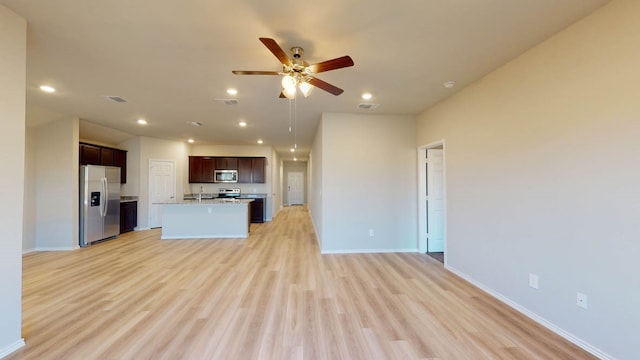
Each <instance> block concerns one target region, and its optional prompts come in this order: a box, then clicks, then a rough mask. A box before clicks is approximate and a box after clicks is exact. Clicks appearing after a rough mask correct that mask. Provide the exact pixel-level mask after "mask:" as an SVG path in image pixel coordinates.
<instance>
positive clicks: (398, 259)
mask: <svg viewBox="0 0 640 360" xmlns="http://www.w3.org/2000/svg"><path fill="white" fill-rule="evenodd" d="M160 235H161V230H160V229H152V230H144V231H135V232H131V233H127V234H123V235H121V236H120V237H119V238H118V239H116V240H113V241H109V242H103V243H98V244H96V245H93V246H90V247H87V248H83V249H80V250H77V251H70V252H34V253H30V254H26V255H25V256H24V275H23V289H24V290H23V322H24V323H23V336H24V338H25V341H26V346H25V347H24V348H22V349H20V350H18V351H16V352H15V353H13V354H11V355H9V356H8V357H7V359H9V360H17V359H403V360H404V359H592V358H593V357H592V356H591V355H589V354H587V353H586V352H584V351H583V350H581V349H579V348H578V347H576V346H575V345H573V344H571V343H569V342H567V341H566V340H564V339H562V338H561V337H559V336H557V335H555V334H554V333H552V332H551V331H549V330H547V329H545V328H543V327H542V326H540V325H538V324H536V323H535V322H533V321H531V320H530V319H528V318H526V317H525V316H523V315H522V314H520V313H518V312H516V311H515V310H513V309H511V308H510V307H508V306H506V305H504V304H503V303H501V302H499V301H497V300H496V299H494V298H492V297H491V296H489V295H487V294H486V293H484V292H482V291H481V290H479V289H477V288H475V287H474V286H472V285H470V284H469V283H467V282H465V281H464V280H462V279H460V278H459V277H457V276H455V275H453V274H452V273H450V272H448V271H447V270H445V269H444V268H443V266H442V264H440V263H439V262H438V261H437V260H435V259H433V258H431V257H429V256H428V255H426V254H419V253H378V254H325V255H322V254H320V251H319V247H318V244H317V241H316V238H315V235H314V231H313V225H312V223H311V221H310V217H309V214H308V211H307V209H306V207H302V206H296V207H286V208H284V209H283V210H282V211H280V212H279V213H278V215H277V216H276V217H275V218H274V221H272V222H269V223H264V224H252V225H251V233H250V236H249V238H248V239H201V240H173V241H166V240H160Z"/></svg>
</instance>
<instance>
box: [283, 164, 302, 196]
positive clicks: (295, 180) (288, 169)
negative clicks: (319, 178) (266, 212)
mask: <svg viewBox="0 0 640 360" xmlns="http://www.w3.org/2000/svg"><path fill="white" fill-rule="evenodd" d="M307 166H308V162H307V161H286V160H285V161H284V162H283V167H282V204H284V205H304V204H306V203H307V186H306V184H307Z"/></svg>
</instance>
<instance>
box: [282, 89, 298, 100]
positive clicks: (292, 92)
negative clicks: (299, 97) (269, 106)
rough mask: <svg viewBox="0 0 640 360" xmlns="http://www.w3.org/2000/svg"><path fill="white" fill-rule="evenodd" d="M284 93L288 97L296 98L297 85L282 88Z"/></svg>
mask: <svg viewBox="0 0 640 360" xmlns="http://www.w3.org/2000/svg"><path fill="white" fill-rule="evenodd" d="M282 93H283V94H284V96H286V97H287V99H291V100H293V99H295V98H296V87H295V86H294V87H290V88H286V87H285V88H284V89H282Z"/></svg>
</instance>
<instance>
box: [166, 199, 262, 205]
mask: <svg viewBox="0 0 640 360" xmlns="http://www.w3.org/2000/svg"><path fill="white" fill-rule="evenodd" d="M252 201H253V199H202V200H182V201H176V202H160V203H155V204H158V205H215V204H247V203H250V202H252Z"/></svg>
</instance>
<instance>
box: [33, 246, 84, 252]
mask: <svg viewBox="0 0 640 360" xmlns="http://www.w3.org/2000/svg"><path fill="white" fill-rule="evenodd" d="M79 248H80V247H37V248H35V249H33V250H32V251H31V252H34V251H72V250H76V249H79Z"/></svg>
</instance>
